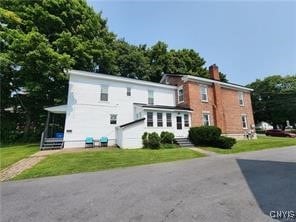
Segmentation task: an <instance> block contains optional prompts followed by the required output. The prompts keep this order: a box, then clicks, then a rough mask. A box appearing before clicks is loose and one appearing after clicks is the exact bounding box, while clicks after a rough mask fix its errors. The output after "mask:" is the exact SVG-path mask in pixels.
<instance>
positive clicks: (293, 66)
mask: <svg viewBox="0 0 296 222" xmlns="http://www.w3.org/2000/svg"><path fill="white" fill-rule="evenodd" d="M88 4H89V5H90V6H92V7H93V8H94V9H95V11H97V12H100V11H101V12H102V16H103V18H105V19H107V20H108V23H107V24H108V27H109V30H110V31H112V32H114V33H115V34H116V35H117V36H118V38H124V39H125V40H126V41H127V42H129V43H131V44H135V45H139V44H147V45H148V46H152V45H154V44H155V43H156V42H157V41H163V42H165V43H167V44H168V46H169V48H170V49H182V48H189V49H194V50H195V51H197V52H198V53H199V54H200V56H201V57H203V58H204V59H205V61H206V66H210V65H211V64H214V63H215V64H217V65H218V67H219V70H220V71H221V72H223V73H225V74H227V78H228V80H229V81H230V82H234V83H238V84H243V85H245V84H248V83H251V82H253V81H255V80H256V79H258V78H259V79H262V78H264V77H266V76H269V75H273V74H280V75H287V74H296V1H278V2H276V1H260V2H259V1H244V2H241V1H192V0H191V1H168V0H162V1H155V0H152V1H142V0H139V1H122V0H121V1H120V0H117V1H112V0H111V1H110V0H109V1H96V0H88Z"/></svg>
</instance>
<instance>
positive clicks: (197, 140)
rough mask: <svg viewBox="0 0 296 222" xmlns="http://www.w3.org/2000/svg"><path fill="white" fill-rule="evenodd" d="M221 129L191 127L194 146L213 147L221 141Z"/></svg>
mask: <svg viewBox="0 0 296 222" xmlns="http://www.w3.org/2000/svg"><path fill="white" fill-rule="evenodd" d="M220 135H221V129H220V128H218V127H216V126H200V127H191V128H190V130H189V139H190V140H191V142H192V143H193V144H194V145H207V146H210V145H213V144H214V142H215V141H217V140H218V139H219V137H220Z"/></svg>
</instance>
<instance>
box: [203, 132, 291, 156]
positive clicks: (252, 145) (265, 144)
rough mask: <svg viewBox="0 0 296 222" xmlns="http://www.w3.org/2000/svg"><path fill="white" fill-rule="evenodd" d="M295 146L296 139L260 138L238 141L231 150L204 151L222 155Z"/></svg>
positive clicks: (211, 149) (209, 149)
mask: <svg viewBox="0 0 296 222" xmlns="http://www.w3.org/2000/svg"><path fill="white" fill-rule="evenodd" d="M293 145H296V138H284V137H267V136H258V139H255V140H238V141H237V143H236V144H235V145H234V146H233V147H232V148H231V149H220V148H214V147H203V149H205V150H208V151H213V152H216V153H221V154H230V153H240V152H247V151H256V150H263V149H269V148H277V147H285V146H293Z"/></svg>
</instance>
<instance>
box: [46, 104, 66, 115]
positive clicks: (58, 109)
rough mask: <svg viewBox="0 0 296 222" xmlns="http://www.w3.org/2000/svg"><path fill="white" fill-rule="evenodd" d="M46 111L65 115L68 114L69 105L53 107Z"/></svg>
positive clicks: (47, 108)
mask: <svg viewBox="0 0 296 222" xmlns="http://www.w3.org/2000/svg"><path fill="white" fill-rule="evenodd" d="M44 109H45V110H46V111H48V112H50V113H57V114H63V113H66V112H67V105H60V106H51V107H46V108H44Z"/></svg>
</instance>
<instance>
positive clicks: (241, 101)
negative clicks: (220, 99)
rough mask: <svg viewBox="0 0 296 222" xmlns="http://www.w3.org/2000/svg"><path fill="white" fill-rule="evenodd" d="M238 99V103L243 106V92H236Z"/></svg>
mask: <svg viewBox="0 0 296 222" xmlns="http://www.w3.org/2000/svg"><path fill="white" fill-rule="evenodd" d="M238 100H239V105H240V106H244V105H245V101H244V93H243V92H238Z"/></svg>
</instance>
